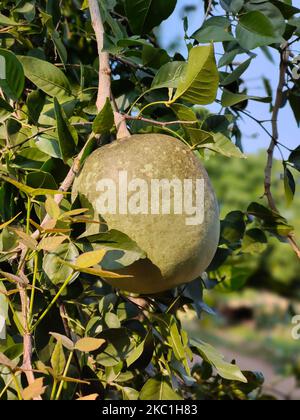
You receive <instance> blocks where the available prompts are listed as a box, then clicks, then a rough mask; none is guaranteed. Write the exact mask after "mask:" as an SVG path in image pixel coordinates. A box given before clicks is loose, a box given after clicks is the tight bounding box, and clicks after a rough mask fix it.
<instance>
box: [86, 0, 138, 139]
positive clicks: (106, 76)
mask: <svg viewBox="0 0 300 420" xmlns="http://www.w3.org/2000/svg"><path fill="white" fill-rule="evenodd" d="M89 9H90V14H91V19H92V26H93V29H94V32H95V35H96V41H97V48H98V56H99V84H98V95H97V103H96V105H97V108H98V111H101V109H102V108H103V106H104V105H105V102H106V100H107V98H109V99H110V98H111V69H110V62H109V53H108V52H105V51H103V45H104V34H105V32H104V25H103V21H102V17H101V13H100V8H99V4H98V1H97V0H89ZM114 117H115V124H116V127H117V130H118V134H117V138H119V139H120V138H124V137H129V136H130V133H129V131H128V128H127V126H126V120H125V119H124V117H123V116H122V115H121V114H120V113H119V112H118V110H115V113H114Z"/></svg>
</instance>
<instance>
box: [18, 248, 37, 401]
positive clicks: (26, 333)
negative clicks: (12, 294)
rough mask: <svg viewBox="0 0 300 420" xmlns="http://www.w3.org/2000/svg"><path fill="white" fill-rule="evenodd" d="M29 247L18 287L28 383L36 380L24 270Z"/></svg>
mask: <svg viewBox="0 0 300 420" xmlns="http://www.w3.org/2000/svg"><path fill="white" fill-rule="evenodd" d="M26 254H27V249H24V250H23V251H22V254H21V258H20V263H19V277H20V279H22V282H18V289H19V294H20V300H21V310H22V326H23V363H22V370H23V371H24V373H25V375H26V379H27V382H28V385H30V384H32V383H33V382H34V381H35V377H34V373H33V368H32V336H31V332H30V328H29V316H28V315H29V299H28V295H27V284H28V283H29V282H28V280H27V277H26V275H25V272H24V264H25V259H26ZM35 399H36V400H41V399H42V398H41V397H36V398H35Z"/></svg>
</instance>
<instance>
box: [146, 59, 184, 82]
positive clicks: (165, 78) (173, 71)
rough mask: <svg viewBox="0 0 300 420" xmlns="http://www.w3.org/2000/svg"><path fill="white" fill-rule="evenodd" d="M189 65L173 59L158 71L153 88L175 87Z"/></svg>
mask: <svg viewBox="0 0 300 420" xmlns="http://www.w3.org/2000/svg"><path fill="white" fill-rule="evenodd" d="M186 67H187V63H185V62H184V61H172V62H171V63H167V64H165V65H164V66H162V67H161V68H160V69H159V70H158V72H157V73H156V75H155V77H154V79H153V82H152V85H151V89H161V88H169V89H175V88H177V86H178V83H179V80H180V79H181V78H182V76H183V74H184V72H185V70H186Z"/></svg>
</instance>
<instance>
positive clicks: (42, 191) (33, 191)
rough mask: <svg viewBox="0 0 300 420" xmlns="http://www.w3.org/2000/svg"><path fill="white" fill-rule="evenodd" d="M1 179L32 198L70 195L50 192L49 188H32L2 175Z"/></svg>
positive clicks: (62, 192) (56, 191)
mask: <svg viewBox="0 0 300 420" xmlns="http://www.w3.org/2000/svg"><path fill="white" fill-rule="evenodd" d="M0 178H3V179H4V180H5V181H6V182H9V183H10V184H12V185H14V186H15V187H16V188H18V190H20V191H22V192H24V193H25V194H27V195H30V196H31V197H37V196H38V195H56V194H68V193H67V192H64V191H60V190H49V189H47V188H31V187H29V186H28V185H25V184H21V182H18V181H16V180H15V179H12V178H9V177H7V176H5V175H0Z"/></svg>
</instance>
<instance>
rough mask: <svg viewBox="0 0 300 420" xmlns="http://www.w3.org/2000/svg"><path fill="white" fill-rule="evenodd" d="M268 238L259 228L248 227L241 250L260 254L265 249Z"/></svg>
mask: <svg viewBox="0 0 300 420" xmlns="http://www.w3.org/2000/svg"><path fill="white" fill-rule="evenodd" d="M267 246H268V239H267V237H266V235H265V233H264V232H263V231H262V230H261V229H257V228H255V229H250V230H248V231H247V232H246V234H245V236H244V238H243V243H242V251H243V252H245V253H249V254H254V255H255V254H261V253H262V252H264V251H265V250H266V249H267Z"/></svg>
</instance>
